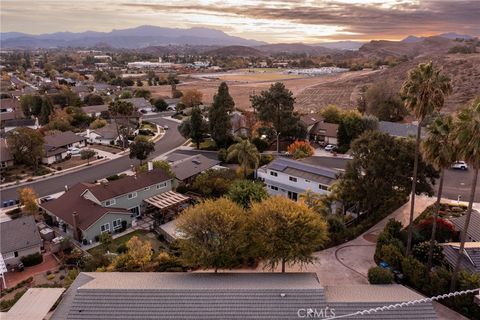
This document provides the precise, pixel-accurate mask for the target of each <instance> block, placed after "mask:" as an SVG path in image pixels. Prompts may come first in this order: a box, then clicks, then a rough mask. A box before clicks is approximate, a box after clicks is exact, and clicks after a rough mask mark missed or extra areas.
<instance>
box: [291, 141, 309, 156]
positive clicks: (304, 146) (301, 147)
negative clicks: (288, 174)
mask: <svg viewBox="0 0 480 320" xmlns="http://www.w3.org/2000/svg"><path fill="white" fill-rule="evenodd" d="M287 150H288V153H289V154H291V155H292V157H293V158H294V159H302V158H307V157H311V156H313V154H314V149H313V147H312V146H311V145H310V142H308V141H301V140H295V142H293V143H292V144H291V145H289V146H288V149H287Z"/></svg>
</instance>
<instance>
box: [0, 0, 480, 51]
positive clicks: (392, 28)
mask: <svg viewBox="0 0 480 320" xmlns="http://www.w3.org/2000/svg"><path fill="white" fill-rule="evenodd" d="M479 17H480V0H470V1H466V0H425V1H424V0H383V1H380V0H372V1H365V0H363V1H362V0H332V1H330V0H324V1H321V0H279V1H277V0H264V1H261V0H257V1H253V0H246V1H241V0H222V1H216V0H182V1H177V0H168V1H162V0H106V1H100V0H97V1H92V0H75V1H67V0H63V1H55V0H1V31H2V32H7V31H19V32H26V33H31V34H39V33H51V32H58V31H71V32H81V31H87V30H93V31H111V30H112V29H125V28H131V27H136V26H140V25H147V24H148V25H155V26H161V27H171V28H190V27H209V28H214V29H219V30H222V31H224V32H226V33H228V34H230V35H234V36H240V37H243V38H249V39H255V40H262V41H266V42H271V43H277V42H306V43H318V42H324V41H335V40H372V39H388V40H400V39H402V38H404V37H405V36H407V35H410V34H414V35H419V36H428V35H433V34H438V33H443V32H450V31H453V32H457V33H461V34H470V35H474V36H478V35H480V22H479V21H480V18H479Z"/></svg>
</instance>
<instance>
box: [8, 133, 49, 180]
mask: <svg viewBox="0 0 480 320" xmlns="http://www.w3.org/2000/svg"><path fill="white" fill-rule="evenodd" d="M7 143H8V148H9V149H10V152H11V154H12V156H13V159H14V160H15V162H16V163H22V164H25V165H28V166H31V167H32V168H33V170H34V171H36V170H37V169H38V164H39V162H40V160H41V159H42V156H43V154H44V148H43V143H44V140H43V137H42V135H41V134H40V133H39V132H38V131H36V130H33V129H31V128H28V127H21V128H16V129H14V130H12V132H11V134H10V135H8V137H7Z"/></svg>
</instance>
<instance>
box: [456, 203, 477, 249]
mask: <svg viewBox="0 0 480 320" xmlns="http://www.w3.org/2000/svg"><path fill="white" fill-rule="evenodd" d="M466 218H467V215H466V214H464V215H463V216H460V217H456V218H450V219H449V220H450V221H451V222H452V223H453V225H454V226H455V230H457V231H459V232H461V231H462V230H463V228H465V220H466ZM466 241H472V242H473V241H474V242H480V212H478V211H477V210H472V214H471V215H470V223H469V227H468V230H467V238H466Z"/></svg>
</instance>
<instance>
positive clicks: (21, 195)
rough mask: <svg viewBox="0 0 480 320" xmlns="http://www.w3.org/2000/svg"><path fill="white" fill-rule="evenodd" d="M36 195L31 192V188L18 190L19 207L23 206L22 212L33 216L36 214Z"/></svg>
mask: <svg viewBox="0 0 480 320" xmlns="http://www.w3.org/2000/svg"><path fill="white" fill-rule="evenodd" d="M37 198H38V195H37V194H36V193H35V191H33V189H32V188H29V187H25V188H20V189H18V199H19V201H20V205H22V206H23V211H25V212H27V213H28V214H31V215H34V214H35V213H37V212H38V203H37Z"/></svg>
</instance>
